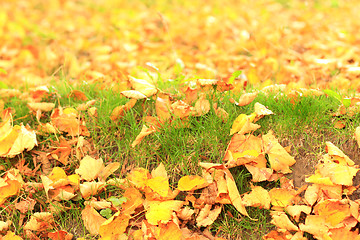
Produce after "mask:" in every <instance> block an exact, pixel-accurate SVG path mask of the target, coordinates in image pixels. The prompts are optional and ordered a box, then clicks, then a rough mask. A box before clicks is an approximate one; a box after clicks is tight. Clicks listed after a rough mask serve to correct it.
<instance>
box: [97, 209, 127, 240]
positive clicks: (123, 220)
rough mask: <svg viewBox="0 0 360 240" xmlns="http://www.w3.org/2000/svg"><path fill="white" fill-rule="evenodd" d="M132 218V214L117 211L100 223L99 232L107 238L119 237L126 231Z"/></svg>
mask: <svg viewBox="0 0 360 240" xmlns="http://www.w3.org/2000/svg"><path fill="white" fill-rule="evenodd" d="M130 218H131V217H130V215H127V214H123V213H121V212H120V211H119V212H116V213H115V214H114V215H113V216H112V217H111V218H109V219H108V220H106V221H105V222H103V223H102V224H101V225H100V228H99V234H100V235H101V237H103V238H105V239H106V238H108V239H118V237H119V236H120V235H121V234H123V233H124V232H125V231H126V228H127V226H128V225H129V220H130Z"/></svg>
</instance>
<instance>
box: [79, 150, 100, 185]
mask: <svg viewBox="0 0 360 240" xmlns="http://www.w3.org/2000/svg"><path fill="white" fill-rule="evenodd" d="M103 169H104V163H103V160H102V159H101V158H99V159H95V158H92V157H90V156H85V157H84V158H83V159H82V160H81V161H80V166H79V168H78V169H76V170H75V173H77V174H79V175H80V177H81V178H83V179H85V180H86V181H92V180H94V179H95V178H97V177H98V176H99V174H100V172H101V171H102V170H103Z"/></svg>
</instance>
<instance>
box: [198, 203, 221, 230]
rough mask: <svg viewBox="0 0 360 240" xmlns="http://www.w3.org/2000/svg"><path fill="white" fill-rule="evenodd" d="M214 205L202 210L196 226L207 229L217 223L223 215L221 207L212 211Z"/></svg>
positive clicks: (216, 207)
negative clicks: (221, 214) (220, 215)
mask: <svg viewBox="0 0 360 240" xmlns="http://www.w3.org/2000/svg"><path fill="white" fill-rule="evenodd" d="M211 208H212V205H209V204H206V205H205V207H204V208H202V209H201V210H200V212H199V215H198V216H197V218H196V225H197V226H198V227H206V226H209V225H211V224H213V223H214V222H215V220H216V219H217V218H218V216H219V214H220V213H221V209H222V207H221V206H215V208H214V209H213V210H211Z"/></svg>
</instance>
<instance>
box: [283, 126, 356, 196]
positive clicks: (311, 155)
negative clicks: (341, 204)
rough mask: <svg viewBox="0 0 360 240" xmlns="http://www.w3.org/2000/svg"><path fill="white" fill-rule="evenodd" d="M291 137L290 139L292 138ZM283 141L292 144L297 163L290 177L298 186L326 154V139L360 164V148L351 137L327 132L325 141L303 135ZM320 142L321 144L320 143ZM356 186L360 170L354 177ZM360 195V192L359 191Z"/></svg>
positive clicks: (302, 183) (303, 182)
mask: <svg viewBox="0 0 360 240" xmlns="http://www.w3.org/2000/svg"><path fill="white" fill-rule="evenodd" d="M290 138H291V137H289V138H288V139H290ZM288 139H283V140H282V141H281V145H282V146H288V145H291V146H292V149H291V153H290V154H291V155H292V156H294V158H295V160H296V163H295V164H294V165H293V166H292V170H293V173H292V174H291V175H290V178H291V179H293V180H294V185H295V187H296V188H299V187H301V186H303V185H304V184H306V183H305V178H306V177H308V176H310V175H312V174H313V173H314V171H315V166H316V164H317V163H318V162H319V160H321V159H322V155H323V154H325V141H330V142H332V143H333V144H335V146H337V147H338V148H339V149H340V150H342V151H343V152H344V153H345V154H346V155H347V156H348V157H349V158H350V159H351V160H353V161H354V162H355V164H356V165H360V149H359V147H358V145H357V142H356V141H355V140H354V139H352V138H351V137H350V138H344V137H343V136H342V137H339V136H336V135H334V134H333V133H329V134H327V138H326V139H325V141H320V140H319V139H315V138H314V139H309V138H307V139H305V138H304V137H303V136H298V137H296V138H295V139H292V140H291V142H292V143H291V142H290V141H289V140H288ZM319 143H320V145H319ZM353 182H354V183H353V184H354V186H357V185H359V184H360V172H358V174H357V175H356V176H355V178H354V181H353ZM359 195H360V193H359Z"/></svg>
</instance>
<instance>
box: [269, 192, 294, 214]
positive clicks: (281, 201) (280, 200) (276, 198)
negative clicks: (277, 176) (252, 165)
mask: <svg viewBox="0 0 360 240" xmlns="http://www.w3.org/2000/svg"><path fill="white" fill-rule="evenodd" d="M297 194H298V193H297V192H296V191H295V190H294V189H283V188H273V189H271V190H270V191H269V195H270V198H271V205H273V207H275V208H276V209H280V208H285V207H287V206H289V205H293V204H295V203H297V202H298V201H299V199H298V197H297Z"/></svg>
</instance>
